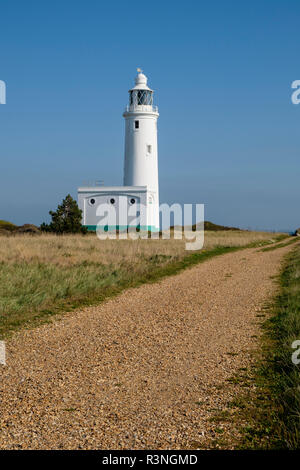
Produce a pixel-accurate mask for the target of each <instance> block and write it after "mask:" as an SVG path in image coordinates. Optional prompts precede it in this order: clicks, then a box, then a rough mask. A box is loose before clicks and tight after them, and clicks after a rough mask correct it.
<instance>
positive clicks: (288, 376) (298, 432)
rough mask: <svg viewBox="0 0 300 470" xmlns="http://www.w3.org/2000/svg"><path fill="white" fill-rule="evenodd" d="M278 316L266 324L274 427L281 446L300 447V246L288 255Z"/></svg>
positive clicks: (267, 371) (267, 374)
mask: <svg viewBox="0 0 300 470" xmlns="http://www.w3.org/2000/svg"><path fill="white" fill-rule="evenodd" d="M280 286H281V292H280V294H279V295H278V297H277V298H276V302H275V306H274V315H273V317H272V318H271V319H270V320H268V321H267V322H266V324H265V328H266V334H267V338H269V340H270V346H271V347H270V350H269V351H265V357H266V365H265V367H264V368H263V370H262V372H261V373H262V377H263V378H265V380H267V381H268V383H269V386H270V390H271V392H272V399H273V400H274V403H275V411H274V413H275V414H274V415H273V422H272V424H273V429H274V432H275V438H276V442H277V446H279V447H283V448H287V449H300V365H298V366H297V365H295V364H293V362H292V358H291V356H292V353H293V352H295V349H293V348H292V343H293V342H294V341H295V340H300V245H299V244H298V245H297V246H296V247H295V249H294V250H293V251H292V252H291V253H290V254H289V255H288V257H287V259H286V265H285V268H284V270H283V271H282V273H281V276H280ZM298 357H299V358H300V354H299V355H298Z"/></svg>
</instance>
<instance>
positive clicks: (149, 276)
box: [0, 233, 284, 338]
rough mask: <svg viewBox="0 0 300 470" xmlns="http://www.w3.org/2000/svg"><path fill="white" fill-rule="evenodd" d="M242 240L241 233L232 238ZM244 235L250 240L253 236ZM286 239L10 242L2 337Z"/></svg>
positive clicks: (2, 280) (0, 292)
mask: <svg viewBox="0 0 300 470" xmlns="http://www.w3.org/2000/svg"><path fill="white" fill-rule="evenodd" d="M220 236H223V235H218V237H220ZM230 236H232V235H230V234H229V235H227V236H226V239H225V241H226V240H228V242H229V241H230V238H229V237H230ZM241 236H242V235H240V234H236V235H235V238H233V240H234V241H236V240H237V238H236V237H239V238H240V237H241ZM243 236H246V237H247V239H248V237H249V234H247V233H246V235H243ZM254 236H255V235H254ZM251 237H253V235H251ZM282 237H284V235H283V236H282V235H279V236H278V235H277V236H275V237H273V238H272V239H271V240H270V238H269V239H267V238H266V239H264V240H262V239H259V240H258V241H251V243H247V241H246V243H245V244H244V245H243V246H219V245H218V246H215V247H210V248H208V249H205V250H201V251H200V252H192V253H190V254H186V253H187V252H185V251H184V248H182V247H181V248H180V246H181V245H178V242H177V241H172V240H170V241H169V240H165V241H153V242H152V243H150V244H149V243H148V242H147V241H146V243H142V242H141V243H139V242H127V241H125V242H124V243H123V242H122V241H120V242H118V241H115V242H114V243H112V242H108V243H106V242H105V243H103V244H99V242H98V241H97V239H95V240H94V239H91V238H90V237H87V238H85V237H82V236H80V237H66V238H64V237H46V236H45V237H43V236H41V237H38V238H37V239H34V238H32V237H30V238H15V239H9V242H10V244H11V245H8V242H7V243H6V245H5V247H4V248H3V252H2V260H0V338H3V337H7V336H8V335H9V334H10V333H11V332H12V331H14V330H17V329H19V328H21V327H24V326H26V327H32V326H35V325H36V324H39V323H41V322H47V321H50V318H51V316H53V315H55V314H59V313H63V312H66V311H71V310H74V309H77V308H79V307H82V306H87V305H92V304H97V303H99V302H101V301H103V300H104V299H106V298H108V297H110V296H113V295H116V294H118V293H120V292H121V291H122V290H124V289H126V288H129V287H136V286H138V285H140V284H143V283H146V282H155V281H157V280H159V279H162V278H163V277H165V276H170V275H172V274H176V273H178V272H179V271H181V270H183V269H185V268H187V267H190V266H193V265H195V264H197V263H200V262H203V261H205V260H207V259H209V258H211V257H213V256H218V255H222V254H225V253H229V252H232V251H236V250H238V249H242V248H246V247H258V246H263V245H266V244H270V243H274V242H276V241H279V240H281V239H282ZM247 239H246V240H247ZM231 243H232V241H231Z"/></svg>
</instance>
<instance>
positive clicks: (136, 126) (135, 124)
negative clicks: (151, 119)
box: [134, 121, 140, 129]
mask: <svg viewBox="0 0 300 470" xmlns="http://www.w3.org/2000/svg"><path fill="white" fill-rule="evenodd" d="M134 128H135V129H139V128H140V121H134Z"/></svg>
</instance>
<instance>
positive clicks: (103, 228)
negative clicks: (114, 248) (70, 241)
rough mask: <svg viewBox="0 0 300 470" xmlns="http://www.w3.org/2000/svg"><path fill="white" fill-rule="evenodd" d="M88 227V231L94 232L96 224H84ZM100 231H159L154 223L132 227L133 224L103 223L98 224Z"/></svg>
mask: <svg viewBox="0 0 300 470" xmlns="http://www.w3.org/2000/svg"><path fill="white" fill-rule="evenodd" d="M84 227H86V228H87V229H88V232H96V229H97V225H84ZM100 229H101V231H103V232H112V231H118V232H125V231H127V230H128V229H129V230H130V229H131V230H134V229H138V231H140V232H159V228H157V227H154V225H145V226H142V227H139V226H138V227H133V226H127V225H109V226H108V225H103V226H100Z"/></svg>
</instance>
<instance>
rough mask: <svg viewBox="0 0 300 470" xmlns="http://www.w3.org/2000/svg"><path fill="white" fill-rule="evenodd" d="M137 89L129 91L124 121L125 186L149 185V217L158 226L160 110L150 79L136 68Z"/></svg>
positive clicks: (135, 87)
mask: <svg viewBox="0 0 300 470" xmlns="http://www.w3.org/2000/svg"><path fill="white" fill-rule="evenodd" d="M137 72H138V74H137V76H136V78H135V86H134V87H133V88H132V89H131V90H129V105H128V106H127V108H126V110H125V112H124V114H123V116H124V118H125V159H124V186H147V189H148V193H149V195H148V204H149V205H152V207H151V211H150V210H148V214H149V216H152V217H151V218H152V224H151V225H154V226H156V227H158V226H159V194H158V164H157V118H158V116H159V114H158V108H157V106H153V90H151V89H150V88H149V87H148V86H147V77H146V75H144V74H143V73H142V71H141V69H137Z"/></svg>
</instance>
